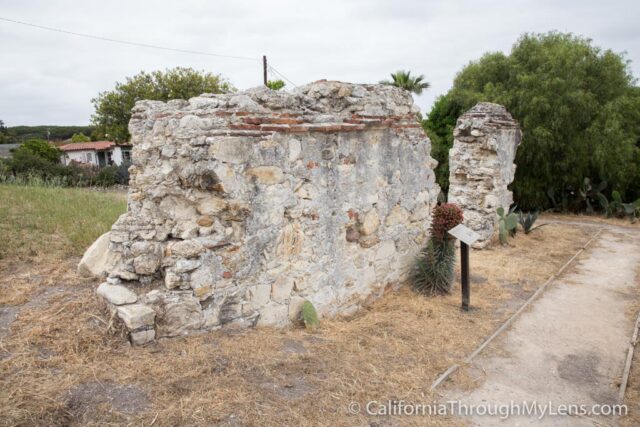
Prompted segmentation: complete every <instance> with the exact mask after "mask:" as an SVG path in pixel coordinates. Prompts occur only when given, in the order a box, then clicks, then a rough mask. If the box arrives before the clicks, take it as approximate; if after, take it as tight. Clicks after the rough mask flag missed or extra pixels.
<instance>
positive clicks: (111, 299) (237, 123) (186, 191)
mask: <svg viewBox="0 0 640 427" xmlns="http://www.w3.org/2000/svg"><path fill="white" fill-rule="evenodd" d="M417 112H418V109H417V107H416V106H415V105H414V104H413V101H412V98H411V96H410V95H409V94H408V93H407V92H404V91H402V90H399V89H397V88H394V87H391V86H382V85H355V84H348V83H340V82H330V81H319V82H315V83H311V84H309V85H306V86H303V87H301V88H298V89H296V90H295V91H293V92H292V93H288V92H276V91H272V90H269V89H266V88H259V89H252V90H248V91H245V92H241V93H236V94H225V95H207V94H205V95H202V96H199V97H196V98H192V99H190V100H189V101H183V100H176V101H169V102H167V103H164V102H157V101H142V102H138V103H137V104H136V106H135V108H134V110H133V115H132V119H131V122H130V124H129V129H130V132H131V135H132V143H133V166H132V167H131V170H130V172H131V182H130V189H129V196H128V212H127V213H126V214H124V215H122V216H121V217H120V218H119V219H118V221H117V222H116V224H115V225H114V226H113V228H112V231H111V233H110V250H111V251H112V252H115V253H117V254H118V256H119V257H120V260H121V261H120V262H119V264H118V265H117V266H116V267H115V268H112V269H111V271H110V272H109V277H108V279H107V282H106V283H103V284H102V285H100V287H99V289H98V294H99V295H100V296H101V297H102V298H104V300H105V301H107V302H108V304H109V306H110V307H111V308H112V310H114V313H117V315H118V317H119V318H120V319H121V320H123V322H124V323H125V325H126V326H127V328H128V329H129V331H130V333H131V339H132V341H133V342H134V343H138V344H139V343H144V342H146V341H149V340H152V339H154V338H156V337H168V336H176V335H183V334H188V333H191V332H194V331H199V330H210V329H215V328H218V327H220V326H221V325H225V324H236V325H240V326H252V325H254V324H258V325H275V326H279V325H285V324H287V323H288V322H289V321H290V320H292V319H295V318H296V316H298V314H299V310H300V306H301V304H302V302H303V301H304V300H305V299H308V300H310V301H311V302H312V303H313V304H314V305H315V307H316V308H317V309H318V311H319V313H320V314H321V315H324V316H332V315H336V314H339V313H350V312H353V311H354V310H355V309H357V307H358V306H359V305H360V304H361V303H362V302H363V301H364V300H365V299H367V298H368V297H375V296H378V295H380V294H381V292H382V291H383V290H384V288H385V287H386V286H387V285H389V284H397V283H401V282H402V281H403V280H404V279H406V277H407V274H408V272H409V270H410V267H411V266H412V264H413V261H414V257H415V255H416V253H417V252H418V251H419V250H420V249H421V247H422V246H423V245H424V243H425V241H426V238H427V236H426V232H427V230H428V228H429V225H430V214H431V210H432V208H433V207H434V205H435V203H436V198H437V194H438V192H439V187H438V186H437V184H436V183H435V179H434V173H433V168H434V167H435V164H436V162H435V161H434V160H433V159H432V158H431V156H430V149H431V144H430V141H429V140H428V139H427V137H426V136H425V134H424V132H423V131H422V129H421V128H420V125H419V124H418V123H417V121H416V113H417Z"/></svg>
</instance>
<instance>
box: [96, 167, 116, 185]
mask: <svg viewBox="0 0 640 427" xmlns="http://www.w3.org/2000/svg"><path fill="white" fill-rule="evenodd" d="M116 172H117V166H105V167H103V168H101V169H100V171H98V174H97V175H96V177H95V185H97V186H99V187H111V186H113V185H116V184H117V179H116Z"/></svg>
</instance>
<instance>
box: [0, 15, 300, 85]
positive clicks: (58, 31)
mask: <svg viewBox="0 0 640 427" xmlns="http://www.w3.org/2000/svg"><path fill="white" fill-rule="evenodd" d="M0 21H5V22H11V23H14V24H19V25H24V26H27V27H32V28H38V29H40V30H46V31H53V32H56V33H62V34H68V35H72V36H77V37H83V38H87V39H92V40H100V41H106V42H110V43H119V44H124V45H128V46H136V47H144V48H148V49H157V50H165V51H169V52H178V53H186V54H191V55H203V56H214V57H218V58H231V59H240V60H245V61H257V62H259V61H261V59H258V58H251V57H248V56H238V55H224V54H220V53H212V52H203V51H197V50H189V49H177V48H172V47H165V46H158V45H153V44H149V43H139V42H132V41H128V40H119V39H113V38H110V37H102V36H96V35H93V34H86V33H78V32H75V31H69V30H63V29H60V28H53V27H47V26H45V25H38V24H33V23H30V22H25V21H18V20H15V19H9V18H3V17H1V16H0ZM267 67H268V69H269V70H271V71H272V72H273V73H275V74H277V75H278V76H280V77H281V78H282V79H284V80H285V81H286V82H288V83H290V84H291V85H293V86H294V87H298V86H297V85H296V84H295V83H294V82H292V81H291V80H290V79H289V78H287V76H285V75H284V74H282V73H281V72H280V71H278V70H276V69H275V68H274V67H273V66H272V65H270V64H269V65H267Z"/></svg>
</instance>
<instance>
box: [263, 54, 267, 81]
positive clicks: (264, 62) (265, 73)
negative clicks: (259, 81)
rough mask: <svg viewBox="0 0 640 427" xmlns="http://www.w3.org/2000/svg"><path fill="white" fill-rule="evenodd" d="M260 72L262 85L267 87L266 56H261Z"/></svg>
mask: <svg viewBox="0 0 640 427" xmlns="http://www.w3.org/2000/svg"><path fill="white" fill-rule="evenodd" d="M262 72H263V74H264V85H265V86H266V85H267V55H262Z"/></svg>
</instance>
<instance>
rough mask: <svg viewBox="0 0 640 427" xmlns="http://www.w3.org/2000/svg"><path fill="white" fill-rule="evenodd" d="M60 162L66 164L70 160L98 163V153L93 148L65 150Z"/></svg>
mask: <svg viewBox="0 0 640 427" xmlns="http://www.w3.org/2000/svg"><path fill="white" fill-rule="evenodd" d="M61 161H62V164H64V165H68V164H70V163H71V162H72V161H76V162H79V163H90V164H92V165H96V166H97V165H98V154H97V153H96V151H95V150H82V151H66V152H64V153H63V154H62V156H61Z"/></svg>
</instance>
